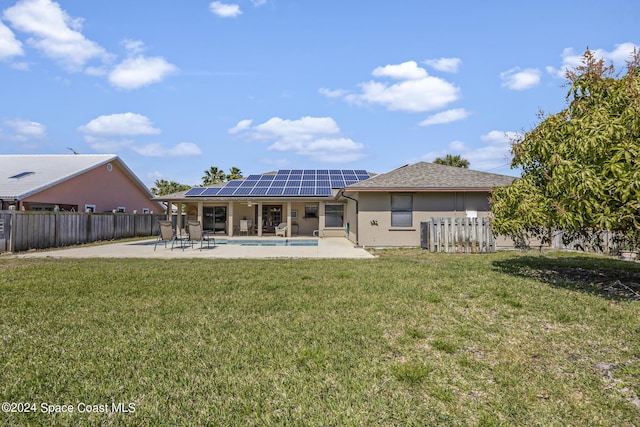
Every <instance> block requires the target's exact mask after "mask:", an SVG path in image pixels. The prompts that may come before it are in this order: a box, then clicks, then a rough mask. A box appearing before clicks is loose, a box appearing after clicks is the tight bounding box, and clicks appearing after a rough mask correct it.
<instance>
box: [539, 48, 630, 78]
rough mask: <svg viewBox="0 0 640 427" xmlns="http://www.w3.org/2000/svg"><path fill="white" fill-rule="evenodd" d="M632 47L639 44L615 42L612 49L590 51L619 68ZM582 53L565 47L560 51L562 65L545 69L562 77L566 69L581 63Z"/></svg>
mask: <svg viewBox="0 0 640 427" xmlns="http://www.w3.org/2000/svg"><path fill="white" fill-rule="evenodd" d="M634 49H638V50H640V46H639V45H637V44H635V43H631V42H625V43H620V44H616V45H615V47H614V49H613V50H612V51H607V50H605V49H595V50H592V53H593V55H594V56H595V58H597V59H604V60H605V61H606V62H608V63H611V64H613V65H614V66H615V67H617V68H620V67H622V66H624V65H625V63H626V61H628V60H630V59H631V57H632V55H633V50H634ZM585 50H586V49H585ZM583 53H584V51H583V52H581V53H579V54H576V53H575V52H574V50H573V48H571V47H568V48H565V49H563V51H562V55H561V56H562V65H560V68H555V67H552V66H548V67H546V70H547V72H548V73H550V74H553V75H555V76H557V77H561V78H564V77H565V74H566V72H567V70H572V69H575V68H576V67H578V66H579V65H581V64H582V54H583Z"/></svg>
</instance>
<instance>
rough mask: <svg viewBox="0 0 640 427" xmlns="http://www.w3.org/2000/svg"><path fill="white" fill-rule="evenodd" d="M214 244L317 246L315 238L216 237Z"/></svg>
mask: <svg viewBox="0 0 640 427" xmlns="http://www.w3.org/2000/svg"><path fill="white" fill-rule="evenodd" d="M216 245H240V246H318V240H316V239H291V240H289V239H256V240H250V239H220V240H218V239H216Z"/></svg>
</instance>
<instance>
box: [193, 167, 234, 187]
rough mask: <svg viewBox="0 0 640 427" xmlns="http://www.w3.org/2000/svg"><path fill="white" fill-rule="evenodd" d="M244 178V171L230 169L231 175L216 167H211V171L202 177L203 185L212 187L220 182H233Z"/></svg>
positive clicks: (207, 171)
mask: <svg viewBox="0 0 640 427" xmlns="http://www.w3.org/2000/svg"><path fill="white" fill-rule="evenodd" d="M239 178H242V171H240V169H238V168H237V167H235V166H233V167H231V168H230V169H229V173H228V174H227V173H224V170H222V169H218V168H217V167H216V166H211V167H210V168H209V169H207V170H206V171H204V176H203V177H202V185H212V184H217V183H219V182H224V181H231V180H232V179H239Z"/></svg>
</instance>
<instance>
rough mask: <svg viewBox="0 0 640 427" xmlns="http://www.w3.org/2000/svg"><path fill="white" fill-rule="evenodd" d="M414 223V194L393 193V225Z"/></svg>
mask: <svg viewBox="0 0 640 427" xmlns="http://www.w3.org/2000/svg"><path fill="white" fill-rule="evenodd" d="M412 225H413V196H411V195H408V194H392V195H391V226H392V227H411V226H412Z"/></svg>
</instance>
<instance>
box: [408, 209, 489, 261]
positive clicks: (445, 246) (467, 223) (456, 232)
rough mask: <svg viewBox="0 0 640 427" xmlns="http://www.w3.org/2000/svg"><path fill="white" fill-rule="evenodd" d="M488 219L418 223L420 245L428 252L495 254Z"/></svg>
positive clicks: (446, 219) (440, 219) (433, 219)
mask: <svg viewBox="0 0 640 427" xmlns="http://www.w3.org/2000/svg"><path fill="white" fill-rule="evenodd" d="M489 224H490V220H489V218H439V217H434V218H431V221H429V222H421V223H420V245H421V246H422V248H423V249H428V250H429V251H430V252H460V253H478V252H495V251H496V239H495V237H494V236H493V233H492V232H491V227H490V226H489Z"/></svg>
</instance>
